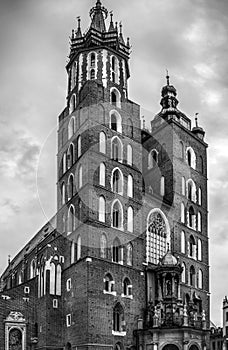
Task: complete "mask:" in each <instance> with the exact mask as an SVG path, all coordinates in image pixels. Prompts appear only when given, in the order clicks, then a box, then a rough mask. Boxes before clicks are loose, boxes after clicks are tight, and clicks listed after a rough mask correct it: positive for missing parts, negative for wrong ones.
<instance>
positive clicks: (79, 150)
mask: <svg viewBox="0 0 228 350" xmlns="http://www.w3.org/2000/svg"><path fill="white" fill-rule="evenodd" d="M77 155H78V158H79V157H81V155H82V138H81V136H80V135H79V136H78V138H77Z"/></svg>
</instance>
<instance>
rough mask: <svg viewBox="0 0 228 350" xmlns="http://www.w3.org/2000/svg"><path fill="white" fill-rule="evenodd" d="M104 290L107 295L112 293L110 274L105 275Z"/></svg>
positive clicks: (112, 286)
mask: <svg viewBox="0 0 228 350" xmlns="http://www.w3.org/2000/svg"><path fill="white" fill-rule="evenodd" d="M104 290H105V292H107V293H113V292H114V281H113V278H112V276H111V274H110V273H107V274H106V275H105V277H104Z"/></svg>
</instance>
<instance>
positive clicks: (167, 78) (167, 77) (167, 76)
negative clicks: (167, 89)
mask: <svg viewBox="0 0 228 350" xmlns="http://www.w3.org/2000/svg"><path fill="white" fill-rule="evenodd" d="M166 80H167V85H168V86H169V71H168V69H166Z"/></svg>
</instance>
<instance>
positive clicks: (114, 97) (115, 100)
mask: <svg viewBox="0 0 228 350" xmlns="http://www.w3.org/2000/svg"><path fill="white" fill-rule="evenodd" d="M110 102H111V104H112V105H113V106H115V107H118V108H121V94H120V92H119V90H118V89H117V88H115V87H112V88H111V90H110Z"/></svg>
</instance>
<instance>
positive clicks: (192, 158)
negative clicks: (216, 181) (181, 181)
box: [186, 147, 196, 169]
mask: <svg viewBox="0 0 228 350" xmlns="http://www.w3.org/2000/svg"><path fill="white" fill-rule="evenodd" d="M186 159H187V163H188V165H189V166H190V167H191V168H193V169H195V168H196V155H195V152H194V150H193V148H192V147H188V148H187V150H186Z"/></svg>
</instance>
